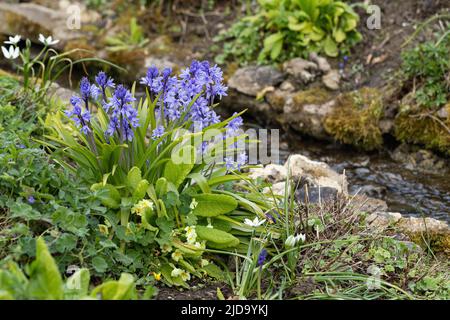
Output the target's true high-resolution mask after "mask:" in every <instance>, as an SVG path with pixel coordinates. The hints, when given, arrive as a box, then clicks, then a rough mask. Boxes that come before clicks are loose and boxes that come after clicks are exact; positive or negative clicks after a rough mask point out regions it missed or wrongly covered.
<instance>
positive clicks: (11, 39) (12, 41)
mask: <svg viewBox="0 0 450 320" xmlns="http://www.w3.org/2000/svg"><path fill="white" fill-rule="evenodd" d="M20 38H21V36H19V35H18V34H17V35H15V36H14V37H9V40H8V41H5V43H6V44H13V45H16V44H18V43H19V41H20Z"/></svg>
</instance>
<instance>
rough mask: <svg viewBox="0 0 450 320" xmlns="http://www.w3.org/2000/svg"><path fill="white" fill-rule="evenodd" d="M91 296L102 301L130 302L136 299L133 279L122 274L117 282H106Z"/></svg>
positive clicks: (128, 275) (129, 275) (126, 274)
mask: <svg viewBox="0 0 450 320" xmlns="http://www.w3.org/2000/svg"><path fill="white" fill-rule="evenodd" d="M91 296H92V297H94V298H98V299H102V300H130V299H135V298H136V290H135V285H134V278H133V276H132V275H131V274H128V273H122V274H121V276H120V279H119V280H118V281H107V282H105V283H103V284H101V285H99V286H97V287H96V288H95V289H94V290H92V293H91Z"/></svg>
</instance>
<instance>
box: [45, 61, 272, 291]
mask: <svg viewBox="0 0 450 320" xmlns="http://www.w3.org/2000/svg"><path fill="white" fill-rule="evenodd" d="M140 83H141V84H142V85H143V87H144V89H145V94H144V95H143V97H141V98H139V99H138V98H137V95H136V94H135V89H136V86H135V85H133V87H132V89H131V90H129V89H128V88H126V87H125V86H124V85H122V84H116V83H115V81H114V80H113V79H112V78H110V77H108V76H107V75H106V74H105V73H104V72H100V73H99V74H98V75H97V76H96V77H95V83H91V82H90V81H89V80H88V79H87V78H83V79H82V80H81V84H80V94H79V95H76V96H73V97H72V98H71V100H70V107H69V109H68V110H66V111H65V112H57V113H55V114H52V115H49V116H48V118H47V119H46V124H47V126H48V128H49V134H48V135H47V136H46V137H47V141H43V143H44V144H45V145H46V146H48V147H50V148H51V149H53V150H54V153H53V154H54V156H55V159H56V161H58V162H59V163H60V164H62V165H63V166H64V167H66V168H67V169H69V170H71V171H72V172H73V173H74V174H76V175H79V176H80V177H81V178H83V179H84V181H86V183H88V184H89V185H91V190H92V191H93V193H94V195H95V196H96V197H97V198H98V199H100V200H101V201H102V203H103V205H104V206H105V207H106V208H107V209H108V213H107V214H106V215H105V221H104V224H102V225H100V226H99V228H100V230H102V232H103V233H104V234H105V237H109V238H110V239H114V240H116V241H117V242H118V243H120V245H119V247H120V251H121V254H122V255H123V254H125V255H126V254H127V253H128V252H136V251H138V250H137V248H140V249H139V250H141V249H142V250H147V251H145V252H148V250H150V256H152V257H153V258H154V259H156V260H157V261H156V262H154V261H153V262H151V263H149V264H150V265H151V266H152V267H150V269H152V270H150V271H152V272H154V275H155V279H159V278H160V277H161V275H162V279H163V280H164V281H166V283H168V284H170V285H173V284H175V285H182V286H186V281H188V280H189V279H190V278H191V275H194V276H197V277H200V276H202V275H203V274H215V275H217V274H218V272H219V271H220V269H219V268H218V267H217V266H216V265H215V264H214V263H213V262H212V261H211V260H208V259H207V254H208V253H210V252H211V251H214V252H216V251H217V250H222V251H232V252H235V251H236V250H237V251H243V250H245V248H243V245H240V244H241V242H242V240H243V238H248V237H250V235H251V234H252V233H253V232H255V230H263V226H261V225H247V224H245V223H244V220H245V219H252V220H253V219H254V218H255V217H260V218H264V213H265V211H266V210H269V208H268V205H267V204H264V203H263V202H261V201H260V202H258V203H257V202H255V201H254V200H252V199H254V198H255V195H252V194H251V192H248V191H246V192H244V191H245V190H246V188H245V187H240V190H239V189H237V188H236V187H234V188H233V186H232V185H230V183H233V181H239V182H240V183H239V185H240V186H242V185H243V184H245V181H247V182H248V181H249V179H248V178H247V175H246V174H244V173H241V172H240V169H242V168H245V166H246V162H247V156H246V154H245V149H244V148H242V144H241V143H240V142H242V141H245V140H246V139H247V137H246V136H245V135H244V134H242V131H241V130H239V128H240V126H241V125H242V118H241V117H240V114H234V115H233V116H232V117H230V118H229V119H226V120H223V121H222V120H221V119H220V117H219V116H218V115H217V114H216V112H215V111H214V108H215V106H216V104H215V103H216V101H217V100H218V99H220V98H221V97H222V96H224V95H226V91H227V88H226V87H225V86H224V85H223V83H222V71H221V70H220V68H218V67H217V66H211V65H210V64H209V63H208V62H207V61H204V62H198V61H194V62H193V63H192V64H191V66H190V67H189V68H186V69H185V70H183V71H182V72H181V73H180V74H179V75H173V73H172V70H171V69H169V68H165V69H164V70H162V71H160V70H158V69H157V68H156V67H150V68H149V69H148V71H147V74H146V76H145V77H143V78H142V79H141V81H140ZM68 119H70V121H68ZM212 133H214V134H212ZM219 155H224V156H225V155H226V157H224V158H223V159H221V157H219ZM242 182H243V183H242ZM247 189H250V188H247ZM146 272H148V269H147V270H146Z"/></svg>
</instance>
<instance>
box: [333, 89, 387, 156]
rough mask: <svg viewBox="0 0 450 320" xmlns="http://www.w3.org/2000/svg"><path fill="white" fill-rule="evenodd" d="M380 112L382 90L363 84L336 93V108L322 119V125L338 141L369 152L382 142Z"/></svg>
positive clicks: (381, 107)
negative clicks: (360, 87)
mask: <svg viewBox="0 0 450 320" xmlns="http://www.w3.org/2000/svg"><path fill="white" fill-rule="evenodd" d="M382 115H383V102H382V95H381V93H380V92H379V91H378V90H377V89H374V88H367V87H365V88H362V89H360V90H357V91H353V92H350V93H344V94H342V95H341V96H339V97H338V99H337V102H336V107H335V108H334V110H333V112H332V113H331V114H329V115H328V116H327V117H326V119H325V121H324V128H325V131H326V132H327V133H328V134H330V135H331V136H333V137H334V138H335V139H336V140H337V141H339V142H342V143H345V144H350V145H353V146H355V147H357V148H361V149H363V150H368V151H370V150H374V149H379V148H380V147H381V146H382V145H383V137H382V133H381V130H380V128H379V121H380V118H381V117H382Z"/></svg>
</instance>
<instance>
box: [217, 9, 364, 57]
mask: <svg viewBox="0 0 450 320" xmlns="http://www.w3.org/2000/svg"><path fill="white" fill-rule="evenodd" d="M258 3H259V6H260V9H259V11H258V13H257V14H256V15H254V16H247V17H245V18H243V19H242V20H241V21H238V22H237V23H236V24H235V25H233V26H232V27H231V29H230V30H229V31H228V32H226V33H225V34H223V35H220V36H219V37H218V38H217V39H216V40H218V41H220V40H227V41H231V42H230V43H229V44H226V45H225V46H224V53H223V55H220V56H219V57H218V59H219V61H223V60H225V59H226V58H228V57H234V58H236V59H237V60H239V61H240V62H243V63H246V62H250V61H252V60H254V59H255V58H256V54H257V59H258V62H260V63H263V62H270V61H273V62H278V61H284V60H287V59H289V58H293V57H297V56H306V55H307V54H309V53H310V52H323V53H325V54H326V55H328V56H331V57H336V56H338V55H339V53H340V52H347V51H348V50H349V49H350V48H351V47H352V46H353V45H354V44H356V43H357V42H358V41H360V40H361V35H360V33H359V32H358V31H357V30H356V27H357V25H358V22H359V17H358V15H357V14H356V13H355V12H354V11H353V10H352V8H351V6H350V5H348V4H346V3H344V2H341V1H333V0H326V1H322V0H259V1H258ZM261 44H262V46H261Z"/></svg>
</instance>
